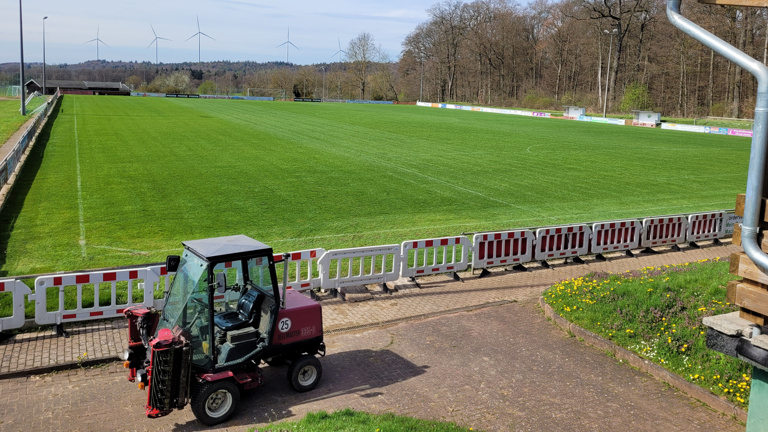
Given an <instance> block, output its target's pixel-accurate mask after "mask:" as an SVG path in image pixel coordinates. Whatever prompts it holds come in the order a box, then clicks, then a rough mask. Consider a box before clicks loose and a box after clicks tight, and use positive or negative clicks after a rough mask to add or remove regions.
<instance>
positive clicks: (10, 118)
mask: <svg viewBox="0 0 768 432" xmlns="http://www.w3.org/2000/svg"><path fill="white" fill-rule="evenodd" d="M41 103H42V102H38V101H37V98H35V99H34V100H33V101H32V102H31V103H30V106H29V107H28V109H29V111H27V115H25V116H23V115H21V114H20V113H19V108H20V103H19V101H18V100H0V145H2V144H4V143H5V142H6V141H8V139H9V138H10V137H11V135H13V134H14V133H16V131H17V130H19V128H20V127H21V126H22V125H23V124H24V123H26V122H27V120H29V119H31V118H32V116H31V115H30V114H29V113H30V112H32V110H33V109H35V108H37V107H38V106H40V104H41ZM33 105H34V106H33Z"/></svg>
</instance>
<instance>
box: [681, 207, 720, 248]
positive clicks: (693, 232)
mask: <svg viewBox="0 0 768 432" xmlns="http://www.w3.org/2000/svg"><path fill="white" fill-rule="evenodd" d="M724 236H725V212H723V211H720V212H709V213H699V214H693V215H690V216H688V230H687V231H686V233H685V239H686V240H687V241H689V242H697V241H701V240H714V239H719V238H722V237H724Z"/></svg>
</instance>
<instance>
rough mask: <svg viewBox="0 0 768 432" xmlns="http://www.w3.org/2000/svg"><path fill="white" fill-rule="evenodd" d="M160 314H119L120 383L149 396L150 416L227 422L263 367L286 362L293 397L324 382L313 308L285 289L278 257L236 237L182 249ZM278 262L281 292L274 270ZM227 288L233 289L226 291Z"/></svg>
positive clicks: (170, 262)
mask: <svg viewBox="0 0 768 432" xmlns="http://www.w3.org/2000/svg"><path fill="white" fill-rule="evenodd" d="M182 244H183V245H184V252H183V254H182V255H181V257H179V256H176V255H171V256H169V257H168V258H167V260H166V267H167V269H168V272H176V276H175V277H174V278H173V282H172V283H171V286H170V289H169V290H168V292H167V293H166V295H165V305H164V307H163V309H162V311H158V310H156V309H154V308H151V307H145V306H133V307H131V308H128V309H126V311H125V315H126V317H127V318H128V334H129V346H128V349H127V350H126V352H125V354H124V360H125V366H126V367H127V368H129V369H130V371H129V373H128V380H129V381H131V382H137V383H138V386H139V388H142V389H145V390H146V391H147V405H146V413H147V416H148V417H150V418H156V417H161V416H164V415H167V414H169V413H170V412H171V411H173V410H174V409H182V408H184V406H186V405H187V403H190V404H191V406H192V412H193V413H194V414H195V417H197V419H198V420H199V421H200V422H202V423H203V424H206V425H209V426H210V425H214V424H217V423H221V422H223V421H226V420H227V419H228V418H229V417H230V416H232V414H233V413H234V412H235V410H236V409H237V405H238V402H239V401H240V392H241V390H248V389H252V388H256V387H259V386H261V384H262V372H261V367H260V365H261V363H262V362H264V363H267V364H269V365H277V364H284V363H288V364H289V367H288V381H289V382H290V384H291V386H292V387H293V388H294V389H295V390H297V391H300V392H304V391H308V390H311V389H313V388H314V387H315V386H316V385H317V383H318V382H319V381H320V377H321V376H322V372H323V370H322V366H321V364H320V361H319V360H318V359H317V357H316V355H320V356H321V357H322V356H324V355H325V344H324V343H323V322H322V310H321V307H320V304H319V303H317V302H316V301H314V300H312V299H310V298H308V297H307V296H305V295H303V294H301V293H299V292H296V291H294V290H290V289H288V290H286V289H285V287H286V286H287V273H288V268H287V260H286V257H280V256H278V257H275V256H274V255H273V252H272V248H271V247H269V246H267V245H265V244H263V243H261V242H258V241H256V240H253V239H252V238H250V237H247V236H244V235H236V236H230V237H218V238H210V239H204V240H192V241H185V242H182ZM276 261H277V262H278V263H279V262H280V261H282V262H283V265H284V267H283V289H282V290H280V288H279V286H278V283H277V272H276V270H275V262H276ZM233 282H234V283H233Z"/></svg>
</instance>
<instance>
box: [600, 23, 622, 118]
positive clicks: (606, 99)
mask: <svg viewBox="0 0 768 432" xmlns="http://www.w3.org/2000/svg"><path fill="white" fill-rule="evenodd" d="M618 32H619V29H613V30H611V31H608V30H603V33H605V34H609V35H611V43H610V45H608V73H607V74H605V98H604V100H603V118H605V112H606V111H607V110H608V80H609V79H610V78H611V50H612V49H613V35H615V34H617V33H618Z"/></svg>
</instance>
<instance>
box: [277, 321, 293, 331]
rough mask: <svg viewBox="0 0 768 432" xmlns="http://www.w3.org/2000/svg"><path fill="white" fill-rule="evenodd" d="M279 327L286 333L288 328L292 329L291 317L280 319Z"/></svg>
mask: <svg viewBox="0 0 768 432" xmlns="http://www.w3.org/2000/svg"><path fill="white" fill-rule="evenodd" d="M277 329H278V330H280V332H281V333H285V332H287V331H288V330H290V329H291V319H290V318H283V319H281V320H280V322H279V323H277Z"/></svg>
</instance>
